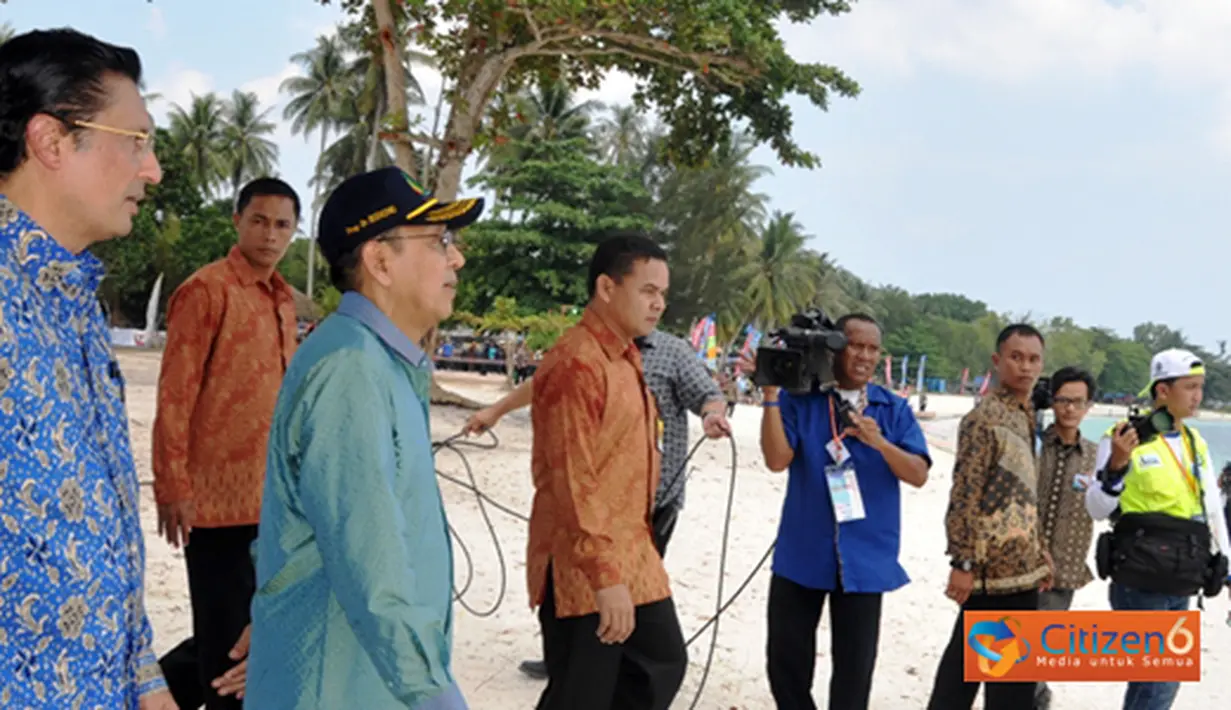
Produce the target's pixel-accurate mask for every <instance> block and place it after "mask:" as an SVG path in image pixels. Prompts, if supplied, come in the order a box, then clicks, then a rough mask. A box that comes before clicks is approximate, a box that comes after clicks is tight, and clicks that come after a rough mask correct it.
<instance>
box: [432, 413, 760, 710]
mask: <svg viewBox="0 0 1231 710" xmlns="http://www.w3.org/2000/svg"><path fill="white" fill-rule="evenodd" d="M484 435H486V436H487V437H490V438H491V442H490V443H484V442H481V441H472V440H469V439H467V438H464V436H465V435H464V434H455V435H453V436H450V437H449V438H447V439H445V440H443V441H438V442H434V443H433V444H432V449H433V452H434V453H439V452H440V451H441V450H448V451H451V452H453V453H454V454H456V455H457V457H458V458H459V459H460V460H461V462H462V466H463V467H464V468H465V471H466V478H465V479H464V480H463V479H461V478H458V477H456V476H451V475H449V474H447V473H444V472H443V471H441V470H440V469H439V468H437V469H436V475H438V476H440V477H441V478H442V479H444V480H446V481H449V482H450V483H453V484H455V485H457V486H460V487H461V488H464V489H466V490H468V491H470V492H471V493H473V494H474V496H475V501H476V502H477V503H478V506H479V513H480V514H481V515H482V517H483V522H484V524H485V525H486V527H487V531H488V534H489V535H490V536H491V540H492V545H493V546H494V547H495V549H496V559H497V562H498V564H499V567H500V591H499V593H498V594H497V596H496V601H495V602H494V603H493V604H492V605H491V607H490V608H487V609H483V610H481V611H480V610H476V609H475V608H473V607H472V606H470V605H469V604H468V603H467V601H466V599H465V595H466V593H467V592H468V591H469V590H470V585H471V583H472V582H473V580H474V576H475V569H474V559H473V557H472V556H471V554H470V549H469V548H468V547H467V546H466V544H465V542H464V541H463V540H462V538H461V536H460V535H459V534H458V532H457V530H455V529H454V528H453V526H452V525H450V526H449V534H450V535H451V536H452V537H453V540H454V542H456V543H457V545H458V547H459V548H460V549H461V552H462V557H463V558H464V560H465V567H466V573H465V576H464V579H465V582H464V583H463V584H462V585H461V587H460V588H457V587H456V585H455V587H454V598H455V599H456V600H457V601H458V603H459V604H461V605H462V607H463V608H464V609H466V610H467V611H469V612H470V613H472V614H474V615H475V616H478V617H488V616H491V615H493V614H495V613H496V610H498V609H499V608H500V605H501V604H502V603H503V602H504V595H505V592H506V590H507V588H508V569H507V566H506V563H505V559H504V551H503V548H502V546H501V544H500V537H499V535H497V533H496V526H495V525H494V524H493V523H492V521H491V517H490V516H489V515H488V512H487V506H491V507H492V508H495V509H496V510H499V511H500V512H502V513H504V514H506V515H508V516H510V517H513V518H515V519H517V520H520V521H523V522H527V523H528V522H529V521H530V517H529V516H528V515H525V514H524V513H521V512H519V511H517V510H514V509H513V508H510V507H509V506H507V505H504V504H503V503H500V502H499V501H496V500H493V499H492V498H491V497H490V496H488V495H487V494H486V493H484V492H483V491H482V490H481V489H480V487H479V485H478V481H477V480H476V479H475V475H474V469H473V468H472V467H471V465H470V460H469V459H468V458H467V457H466V453H465V451H463V450H462V449H463V448H465V447H469V448H473V449H484V450H490V449H495V448H497V447H498V446H499V445H500V440H499V439H498V438H497V437H496V433H495V432H494V431H492V430H490V429H488V430H486V431H485V432H484ZM726 438H727V441H728V443H729V444H730V446H731V466H730V478H729V483H728V487H727V506H726V516H725V520H724V522H723V526H722V549H721V552H720V553H719V558H718V589H717V596H716V598H715V606H714V615H713V616H711V617H710V618H709V619H708V620H707V621H706V622H705V623H704V624H702V625H701V628H699V629H697V630H696V631H695V632H694V633H693V634H692V636H690V637H689V638H688V640H687V641H685V646H689V647H690V646H692V645H693V644H694V643H695V642H696V641H697V639H699V638H701V635H702V634H704V633H705V632H706V631H707V630H708V629H709V628H710V627H711V626H713V632H712V633H711V634H710V643H709V649H708V651H707V653H706V659H705V664H704V665H703V666H702V671H701V681H700V682H699V683H698V684H697V690H696V693H695V695H694V697H693V701H692V704H691V705H689V708H690V710H695V708H696V707H697V704H698V703H699V702H700V701H701V694H702V692H703V691H704V690H705V683H706V681H707V680H708V679H709V675H710V669H711V668H712V667H713V662H714V652H715V650H716V648H717V645H718V625H719V620H720V619H721V618H722V615H723V613H725V612H726V610H727V609H729V608H730V607H731V605H732V604H733V603H735V600H736V599H738V598H739V596H740V595H741V594H743V593H744V591H745V590H746V589H747V588H748V585H750V584H751V583H752V580H754V579H756V576H757V573H759V572H760V571H761V568H762V567H763V566H764V565H765V563H766V562H767V561H768V560H769V557H770V555H771V554H773V551H774V546H773V545H772V544H771V545H770V546H769V549H768V550H766V551H765V554H764V555H762V556H761V559H760V560H759V561H758V562H757V564H756V566H755V567H753V569H752V571H751V572H749V573H748V576H747V577H746V578H745V579H744V581H743V582H742V583H741V584H740V585H739V587H737V588H736V590H735V593H734V594H732V595H731V597H730V598H728V599H726V600H725V601H724V600H723V598H722V595H723V591H724V589H725V581H726V573H727V549H728V545H729V543H730V536H731V518H732V516H733V514H734V512H735V479H736V471H737V470H738V451H737V449H736V446H735V439H734V438H733V437H730V436H728V437H726ZM705 442H706V439H705V438H704V437H702V438H701V439H700V440H699V441H697V443H695V444H693V446H692V450H690V451H689V452H688V456H686V457H685V458H684V462H683V463H682V464H681V467H680V475H678V476H677V477H676V482H675V483H674V484H673V486H677V485H683V481H684V479H685V478H686V477H689V476H691V475H692V472H691V471H688V472H686V469H687V468H688V462H689V461H690V460H692V457H693V455H695V454H696V453H697V450H698V449H700V448H701V445H702V444H704V443H705Z"/></svg>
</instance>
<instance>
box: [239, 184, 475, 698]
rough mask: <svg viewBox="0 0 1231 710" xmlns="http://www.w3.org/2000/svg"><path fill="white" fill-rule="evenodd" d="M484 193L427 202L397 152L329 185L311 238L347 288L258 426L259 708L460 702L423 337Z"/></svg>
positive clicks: (448, 306)
mask: <svg viewBox="0 0 1231 710" xmlns="http://www.w3.org/2000/svg"><path fill="white" fill-rule="evenodd" d="M482 210H483V202H482V200H479V199H464V200H458V201H456V202H450V203H442V202H438V201H437V200H436V199H435V198H433V197H432V196H431V195H430V194H427V193H425V192H424V191H423V189H422V188H420V187H419V186H418V185H417V184H416V183H415V182H414V180H412V179H411V178H410V177H409V176H408V175H406V174H405V173H404V172H402V171H401V170H399V169H397V168H386V169H382V170H377V171H374V172H370V173H365V174H363V175H359V176H356V177H353V178H351V179H349V180H347V181H346V182H344V183H342V184H341V185H340V186H338V188H337V189H336V190H335V191H334V192H333V194H332V195H330V197H329V201H328V202H327V203H326V204H325V208H324V209H323V210H322V212H321V219H320V229H319V234H320V237H319V239H320V246H321V252H322V253H323V254H324V256H325V259H326V261H328V263H329V269H330V278H331V279H332V281H333V283H334V285H335V286H336V287H337V288H338V290H339V291H341V292H342V293H343V295H342V301H341V304H340V305H339V306H338V309H337V311H336V312H335V313H334V314H333V315H331V316H330V317H329V318H328V319H326V320H325V321H324V322H323V323H321V325H320V326H319V327H318V328H317V329H316V330H315V331H313V333H312V335H310V336H308V338H307V339H306V340H305V341H304V342H303V344H302V345H301V346H300V347H299V350H298V352H297V353H296V355H295V357H294V359H293V360H292V361H291V365H290V367H289V368H288V370H287V373H286V377H285V378H284V380H283V384H282V391H281V393H280V395H279V397H278V404H277V407H276V409H275V410H274V419H273V425H272V428H271V431H270V435H269V457H268V470H267V472H266V477H265V494H264V499H263V501H262V508H261V523H260V536H259V538H258V539H257V543H256V575H257V592H256V596H255V598H254V599H253V602H252V644H251V658H250V660H249V663H250V666H251V669H250V672H249V673H248V677H249V680H248V683H247V687H246V688H245V687H244V686H243V685H242V677H241V676H240V674H241V673H242V671H240V672H237V673H236V674H235V675H233V676H232V678H230V679H228V683H231V682H233V683H234V685H235V686H236V687H237V690H238V692H243V693H245V694H246V702H247V704H248V705H249V706H250V707H257V708H261V709H262V710H308V709H309V708H342V707H351V708H364V710H384V709H386V708H387V709H390V710H391V709H393V708H413V709H414V710H446V709H447V710H458V709H463V708H466V702H465V700H463V699H462V695H461V692H460V691H459V689H458V686H457V684H456V682H455V681H454V679H453V674H452V672H451V670H450V653H451V648H452V634H453V615H452V582H453V557H452V548H451V546H450V543H449V533H448V529H447V523H446V520H445V511H444V506H443V503H442V501H441V498H440V491H439V489H438V488H437V483H436V475H435V465H434V462H433V459H432V448H431V438H430V434H429V429H428V421H429V420H428V402H429V399H428V397H429V389H430V385H431V364H430V359H429V358H428V356H427V355H426V354H425V353H424V352H423V351H422V350H421V349H420V348H419V346H418V345H417V343H418V342H419V341H420V340H421V339H422V338H423V336H424V335H425V334H426V333H427V332H428V331H429V330H430V329H431V328H433V327H435V326H436V325H437V324H439V323H440V321H442V320H444V319H445V318H447V317H448V316H449V314H450V313H452V311H453V298H454V295H455V293H456V286H457V271H458V269H460V268H461V267H462V264H463V263H465V259H463V258H462V255H461V253H460V252H459V251H458V250H457V247H456V246H455V245H454V241H453V234H454V232H453V230H455V229H459V228H461V227H465V226H467V225H469V224H470V223H472V222H474V220H475V219H477V218H478V217H479V214H480V213H481V212H482Z"/></svg>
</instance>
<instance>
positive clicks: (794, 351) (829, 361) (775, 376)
mask: <svg viewBox="0 0 1231 710" xmlns="http://www.w3.org/2000/svg"><path fill="white" fill-rule="evenodd" d="M765 336H766V340H767V341H768V342H771V343H775V345H772V346H761V347H759V348H757V371H756V372H755V373H753V376H752V381H753V383H755V384H756V385H758V386H761V387H781V388H782V389H784V390H786V391H788V392H791V393H793V394H809V393H812V392H819V391H820V390H821V388H823V387H825V386H826V385H829V384H831V383H833V382H834V381H835V380H836V379H837V378H836V377H835V375H834V357H835V355H836V354H837V352H838V351H840V350H842V349H843V348H845V347H846V335H845V334H844V333H843V332H842V331H840V330H838V329H837V328H836V327H835V326H834V322H833V321H832V320H830V318H829V316H827V315H825V312H824V311H822V310H821V309H819V308H810V309H808V310H806V311H803V312H801V313H796V314H795V315H793V316H791V322H790V325H788V326H786V327H784V328H776V329H774V330H771V331H769V332H768V333H766V334H765Z"/></svg>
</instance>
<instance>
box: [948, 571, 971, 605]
mask: <svg viewBox="0 0 1231 710" xmlns="http://www.w3.org/2000/svg"><path fill="white" fill-rule="evenodd" d="M974 588H975V573H974V572H963V571H962V570H960V569H954V570H952V571H950V572H949V586H948V588H946V589H945V596H946V597H949V598H950V599H952V600H953V601H955V602H957V603H958V604H965V603H966V600H967V599H969V598H970V593H971V591H973V590H974Z"/></svg>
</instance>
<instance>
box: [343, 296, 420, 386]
mask: <svg viewBox="0 0 1231 710" xmlns="http://www.w3.org/2000/svg"><path fill="white" fill-rule="evenodd" d="M337 313H338V314H339V315H343V316H346V317H347V318H354V319H355V320H357V321H359V322H360V323H362V324H364V325H365V326H367V327H368V328H369V329H370V330H371V331H372V332H373V333H376V336H377V337H378V338H380V339H381V340H383V341H384V343H385V345H388V346H389V347H390V348H392V349H393V351H394V352H396V353H397V354H398V355H401V356H402V359H404V360H406V362H408V363H410V364H411V365H413V366H414V367H421V368H428V369H430V368H431V367H432V362H431V360H430V359H428V356H427V353H425V352H423V349H422V348H420V347H419V346H418V345H416V344H415V343H414V341H413V340H411V339H410V338H408V337H407V336H406V334H405V333H403V332H402V331H401V329H400V328H398V327H397V326H396V325H394V324H393V321H391V320H389V316H387V315H385V314H384V312H383V311H381V310H380V309H379V308H377V307H376V304H374V303H372V302H371V301H369V300H368V298H367V297H366V296H364V295H363V294H361V293H359V292H358V291H347V292H346V293H344V294H342V300H341V302H340V303H338V310H337Z"/></svg>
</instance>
